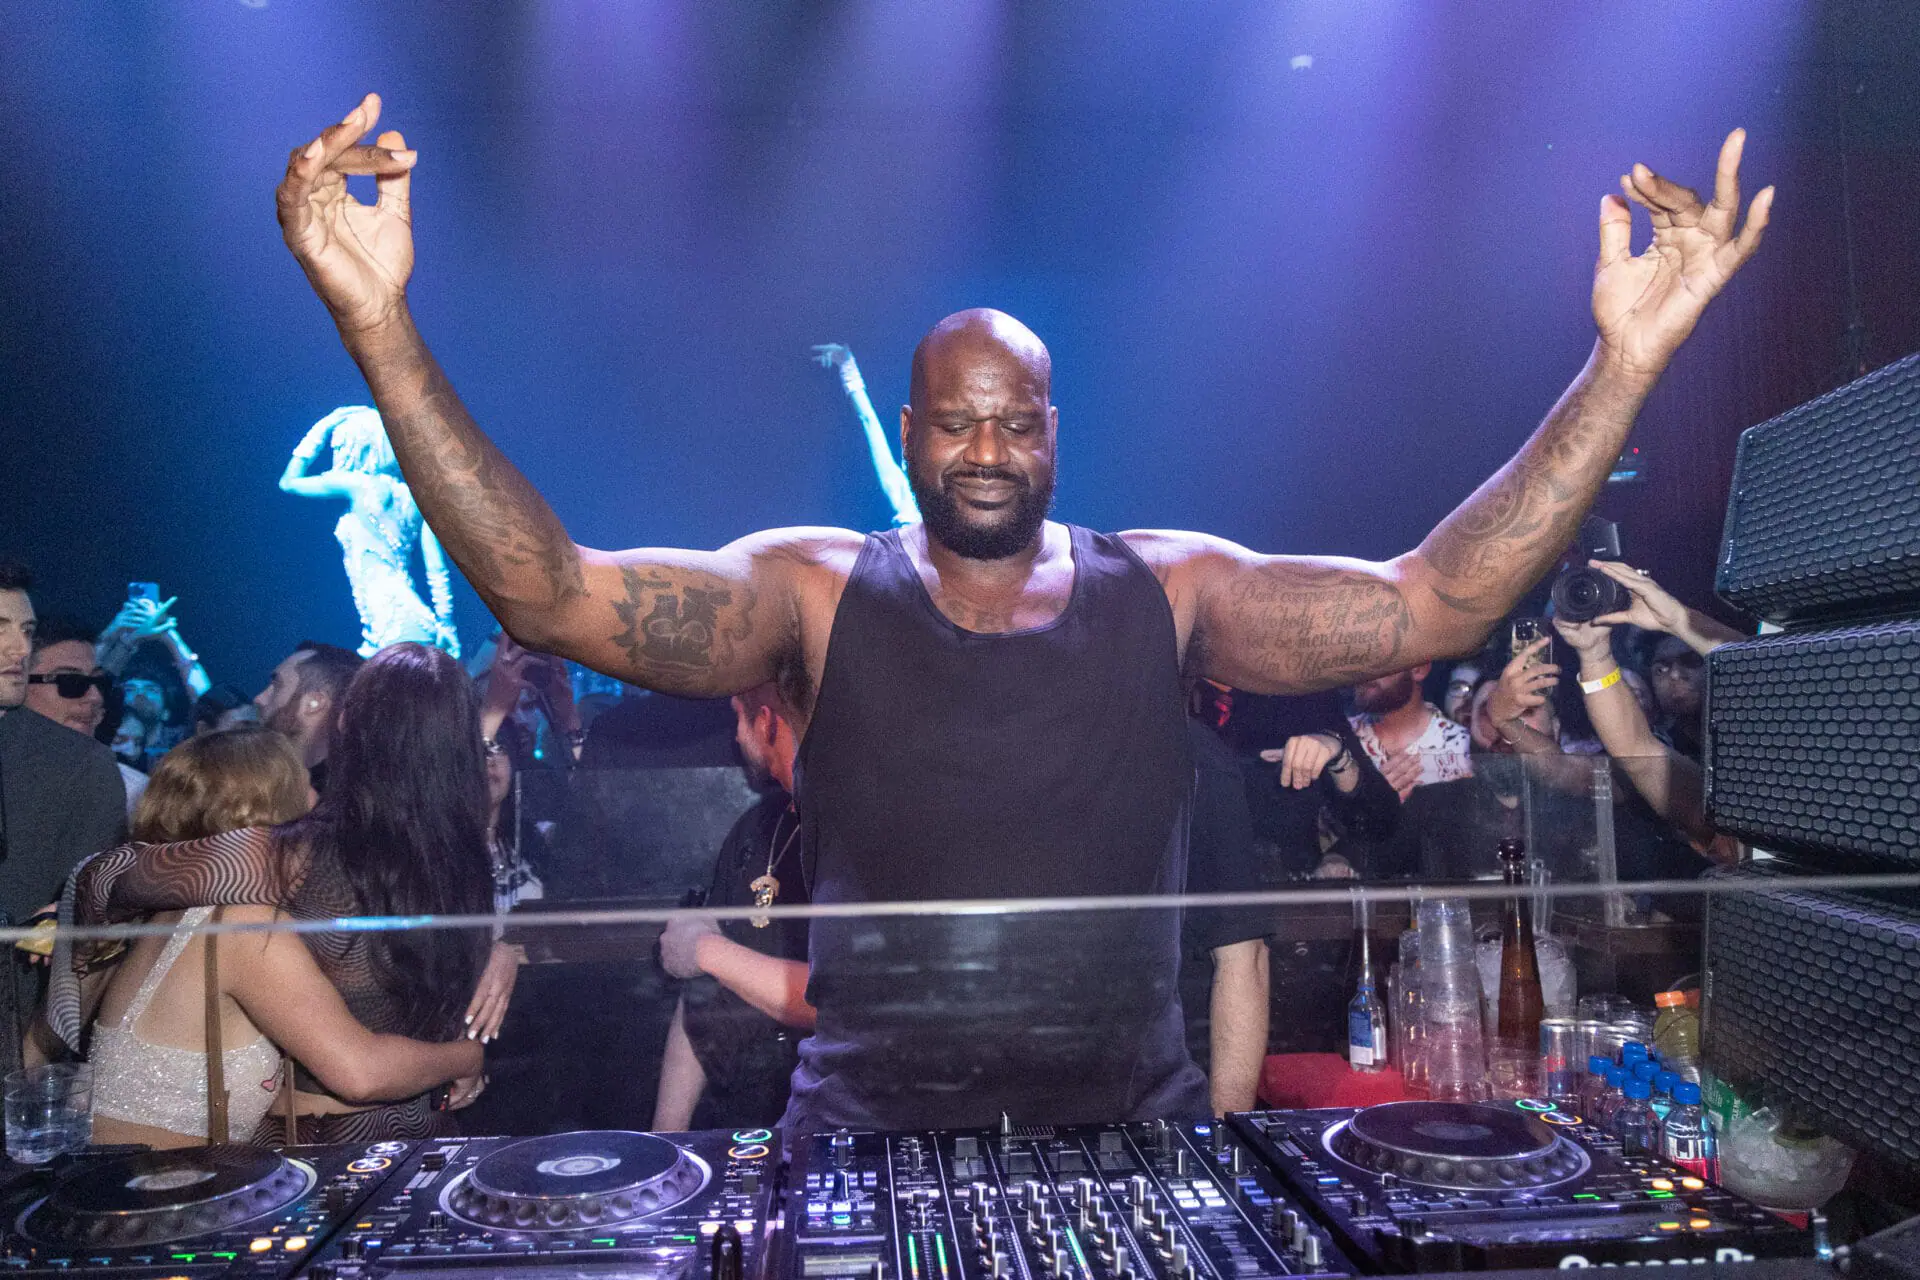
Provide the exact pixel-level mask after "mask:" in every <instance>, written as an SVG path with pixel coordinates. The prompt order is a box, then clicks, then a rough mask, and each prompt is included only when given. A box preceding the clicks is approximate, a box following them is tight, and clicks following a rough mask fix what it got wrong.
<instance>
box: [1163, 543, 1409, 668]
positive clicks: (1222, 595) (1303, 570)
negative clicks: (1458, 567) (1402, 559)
mask: <svg viewBox="0 0 1920 1280" xmlns="http://www.w3.org/2000/svg"><path fill="white" fill-rule="evenodd" d="M1192 573H1193V577H1194V582H1195V588H1194V589H1195V595H1196V603H1197V608H1196V616H1195V625H1194V634H1193V640H1192V642H1191V645H1190V650H1189V652H1190V659H1189V663H1188V665H1189V668H1190V669H1191V670H1193V671H1194V672H1196V673H1197V674H1199V675H1203V676H1206V677H1208V678H1209V679H1213V680H1218V681H1220V682H1221V683H1223V684H1228V685H1232V686H1233V687H1234V688H1236V689H1245V690H1248V691H1249V692H1253V693H1310V692H1312V691H1314V690H1316V689H1327V688H1332V687H1335V686H1338V685H1344V684H1352V683H1354V682H1356V681H1359V680H1364V679H1368V678H1370V677H1372V676H1376V675H1383V674H1385V673H1387V672H1391V671H1397V670H1400V669H1402V668H1404V667H1408V666H1412V665H1415V664H1416V663H1418V662H1420V661H1422V660H1424V657H1425V656H1426V655H1418V656H1416V655H1417V652H1418V647H1417V640H1418V625H1417V620H1416V617H1415V612H1414V609H1413V607H1412V605H1411V604H1410V603H1409V598H1408V593H1407V591H1406V588H1405V584H1404V583H1403V582H1402V581H1401V578H1400V575H1399V572H1398V569H1397V566H1396V565H1392V564H1384V565H1383V564H1371V563H1368V562H1366V561H1361V560H1345V559H1339V558H1335V557H1306V556H1261V555H1256V554H1254V553H1253V552H1250V551H1247V550H1246V549H1245V548H1241V547H1235V546H1233V545H1232V544H1228V543H1214V544H1213V545H1211V546H1209V547H1207V548H1206V549H1205V550H1203V551H1202V552H1200V553H1199V554H1198V555H1196V557H1195V558H1194V563H1193V567H1192Z"/></svg>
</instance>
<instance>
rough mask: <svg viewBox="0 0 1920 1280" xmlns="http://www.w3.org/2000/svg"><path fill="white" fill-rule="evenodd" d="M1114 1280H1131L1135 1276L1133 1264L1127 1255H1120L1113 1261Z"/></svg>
mask: <svg viewBox="0 0 1920 1280" xmlns="http://www.w3.org/2000/svg"><path fill="white" fill-rule="evenodd" d="M1113 1275H1114V1280H1130V1278H1131V1276H1132V1275H1133V1263H1132V1260H1131V1259H1130V1258H1128V1257H1127V1255H1126V1254H1124V1253H1123V1254H1120V1255H1118V1256H1117V1257H1115V1258H1114V1260H1113Z"/></svg>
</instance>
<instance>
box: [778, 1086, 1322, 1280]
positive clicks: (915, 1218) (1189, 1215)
mask: <svg viewBox="0 0 1920 1280" xmlns="http://www.w3.org/2000/svg"><path fill="white" fill-rule="evenodd" d="M802 1158H803V1160H804V1164H803V1165H802V1167H801V1168H800V1169H799V1170H797V1171H796V1175H795V1177H794V1178H793V1180H792V1183H791V1187H792V1190H791V1192H790V1198H789V1201H788V1205H787V1226H788V1228H789V1237H788V1238H789V1242H790V1246H791V1255H790V1257H789V1258H788V1259H786V1266H787V1268H788V1275H789V1276H790V1277H792V1278H793V1280H1263V1278H1271V1277H1281V1276H1296V1275H1312V1274H1318V1273H1341V1272H1347V1271H1350V1270H1351V1268H1349V1267H1348V1266H1347V1265H1346V1264H1345V1263H1344V1261H1343V1260H1342V1259H1341V1258H1339V1257H1337V1256H1336V1255H1335V1254H1334V1252H1333V1250H1332V1248H1331V1245H1330V1244H1329V1242H1328V1239H1327V1237H1326V1236H1325V1234H1324V1233H1323V1232H1322V1231H1320V1230H1319V1229H1318V1228H1316V1227H1314V1226H1313V1225H1312V1223H1311V1221H1310V1220H1309V1219H1308V1218H1307V1217H1306V1216H1305V1215H1304V1214H1303V1213H1301V1212H1300V1209H1299V1206H1297V1205H1295V1204H1294V1203H1293V1202H1292V1201H1291V1200H1290V1199H1289V1198H1288V1197H1287V1196H1286V1195H1285V1194H1284V1193H1281V1192H1280V1191H1278V1189H1277V1188H1278V1184H1277V1182H1275V1181H1273V1180H1272V1179H1271V1178H1269V1177H1268V1176H1267V1175H1266V1174H1265V1172H1264V1170H1259V1169H1256V1168H1254V1167H1252V1166H1253V1164H1254V1162H1252V1161H1250V1160H1249V1159H1248V1158H1247V1156H1246V1153H1245V1152H1244V1150H1243V1149H1242V1148H1240V1147H1239V1146H1238V1145H1237V1144H1236V1143H1234V1142H1232V1141H1231V1140H1230V1136H1229V1134H1228V1133H1227V1131H1226V1130H1225V1129H1224V1128H1220V1127H1216V1126H1213V1125H1207V1124H1200V1125H1178V1124H1168V1123H1166V1122H1154V1123H1152V1124H1135V1125H1111V1126H1086V1127H1078V1128H1053V1127H1029V1128H1019V1129H1015V1128H1012V1127H1003V1128H1002V1129H1001V1130H1000V1131H998V1132H995V1131H960V1132H954V1131H946V1132H927V1133H913V1134H891V1135H883V1134H873V1133H848V1132H845V1131H842V1132H839V1133H832V1134H822V1135H818V1136H816V1137H815V1138H814V1139H813V1140H812V1142H811V1143H810V1144H809V1145H808V1147H807V1149H806V1150H805V1152H804V1153H802ZM1275 1228H1277V1231H1276V1230H1275Z"/></svg>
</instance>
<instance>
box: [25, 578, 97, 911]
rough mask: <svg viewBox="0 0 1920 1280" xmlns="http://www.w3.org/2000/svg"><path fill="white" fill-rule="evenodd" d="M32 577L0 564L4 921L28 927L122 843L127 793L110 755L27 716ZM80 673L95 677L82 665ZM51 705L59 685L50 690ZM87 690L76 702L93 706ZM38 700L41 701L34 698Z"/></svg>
mask: <svg viewBox="0 0 1920 1280" xmlns="http://www.w3.org/2000/svg"><path fill="white" fill-rule="evenodd" d="M31 585H32V578H31V577H30V576H29V575H28V573H27V572H26V571H25V570H24V569H22V568H19V567H18V566H12V565H6V564H0V913H4V914H5V916H6V918H7V919H9V920H24V919H26V918H27V917H28V916H31V915H33V914H34V913H35V912H36V911H38V910H40V908H41V907H43V906H45V905H46V904H47V903H48V902H50V901H52V900H53V898H54V896H55V895H56V894H58V893H59V892H60V883H61V881H62V880H64V879H66V876H67V873H68V872H69V871H71V870H73V867H74V864H75V863H77V862H79V861H80V859H82V858H84V857H86V856H87V855H88V854H91V853H98V852H99V851H100V850H102V849H106V848H110V847H111V846H113V845H115V844H117V843H119V842H120V841H121V840H123V839H125V838H126V833H127V810H126V803H127V802H126V788H125V786H124V785H123V784H122V783H121V781H120V773H119V770H118V769H116V768H115V767H114V763H113V753H112V752H110V751H108V750H107V749H106V748H105V747H104V746H102V745H101V744H100V743H98V742H95V741H94V740H93V739H92V738H91V737H89V736H87V735H86V734H84V733H75V732H74V731H73V729H72V728H70V727H66V726H65V725H63V724H61V723H56V722H55V721H53V720H50V719H48V718H47V717H45V716H42V715H38V714H36V713H35V712H34V711H32V710H31V709H29V708H28V706H27V705H26V704H27V699H28V696H29V694H28V691H29V690H35V689H40V688H42V687H43V686H42V685H39V684H31V683H29V680H30V679H31V676H32V665H31V659H32V653H31V651H32V648H33V640H34V634H35V631H36V630H37V626H38V619H37V618H36V617H35V616H34V612H33V601H31V600H30V599H28V598H27V588H28V587H29V586H31ZM87 661H88V666H87V668H86V670H85V671H82V672H77V673H73V674H80V675H87V674H91V672H92V670H93V668H92V666H91V659H88V660H87ZM52 691H53V693H54V696H55V697H58V695H59V686H58V684H55V685H53V686H52ZM91 694H92V690H90V689H87V690H83V691H82V693H81V700H82V701H85V700H88V699H89V698H90V697H91ZM35 700H36V701H38V698H37V696H36V698H35Z"/></svg>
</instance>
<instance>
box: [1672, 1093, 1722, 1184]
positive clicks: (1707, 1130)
mask: <svg viewBox="0 0 1920 1280" xmlns="http://www.w3.org/2000/svg"><path fill="white" fill-rule="evenodd" d="M1660 1157H1661V1159H1663V1160H1665V1161H1667V1163H1669V1164H1674V1165H1678V1166H1679V1167H1680V1168H1682V1169H1685V1170H1686V1171H1687V1172H1688V1173H1691V1174H1693V1175H1694V1176H1695V1177H1697V1178H1705V1179H1706V1180H1707V1181H1708V1182H1717V1181H1719V1179H1720V1159H1719V1145H1718V1144H1717V1143H1716V1142H1715V1141H1714V1138H1713V1120H1712V1118H1711V1117H1710V1116H1708V1115H1707V1113H1706V1112H1705V1111H1703V1110H1702V1109H1701V1107H1700V1086H1699V1085H1697V1084H1695V1083H1693V1081H1691V1080H1682V1081H1680V1082H1679V1083H1678V1084H1676V1085H1674V1086H1673V1106H1672V1107H1670V1108H1669V1109H1668V1110H1667V1117H1666V1119H1665V1120H1663V1121H1662V1122H1661V1124H1660Z"/></svg>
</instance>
